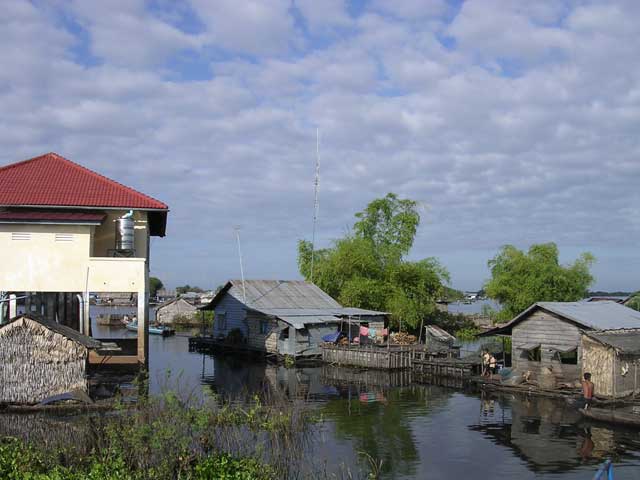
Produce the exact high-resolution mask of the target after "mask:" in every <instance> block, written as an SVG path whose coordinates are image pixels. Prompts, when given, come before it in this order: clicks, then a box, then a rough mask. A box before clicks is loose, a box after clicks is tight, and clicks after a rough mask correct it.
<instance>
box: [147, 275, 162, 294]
mask: <svg viewBox="0 0 640 480" xmlns="http://www.w3.org/2000/svg"><path fill="white" fill-rule="evenodd" d="M163 287H164V285H163V283H162V280H160V279H159V278H156V277H149V296H151V297H155V296H156V295H157V294H158V290H160V289H161V288H163Z"/></svg>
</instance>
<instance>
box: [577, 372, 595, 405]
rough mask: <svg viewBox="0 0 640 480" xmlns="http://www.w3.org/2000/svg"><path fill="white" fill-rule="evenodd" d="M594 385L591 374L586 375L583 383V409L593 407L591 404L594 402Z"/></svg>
mask: <svg viewBox="0 0 640 480" xmlns="http://www.w3.org/2000/svg"><path fill="white" fill-rule="evenodd" d="M594 387H595V386H594V384H593V382H592V381H591V374H590V373H588V372H587V373H585V374H584V380H583V381H582V402H581V403H582V406H581V407H580V408H582V409H583V410H586V409H587V408H589V407H591V403H592V402H593V392H594Z"/></svg>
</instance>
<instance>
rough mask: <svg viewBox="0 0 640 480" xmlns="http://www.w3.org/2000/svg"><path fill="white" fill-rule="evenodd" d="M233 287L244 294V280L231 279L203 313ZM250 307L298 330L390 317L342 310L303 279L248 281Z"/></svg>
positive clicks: (249, 308) (348, 308) (371, 312)
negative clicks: (359, 318)
mask: <svg viewBox="0 0 640 480" xmlns="http://www.w3.org/2000/svg"><path fill="white" fill-rule="evenodd" d="M231 286H234V287H236V288H237V289H238V290H240V291H242V289H243V282H242V280H230V281H229V282H227V284H226V285H225V286H224V288H223V289H222V290H220V291H219V292H218V293H217V294H216V296H215V297H214V298H213V300H211V302H210V303H209V304H208V305H205V306H204V307H201V309H202V310H213V309H214V308H215V306H216V305H217V303H218V302H219V301H220V300H221V299H222V297H223V296H224V295H225V294H226V293H227V292H228V290H229V289H230V288H231ZM244 290H245V291H246V296H247V302H246V308H247V309H248V310H253V311H256V312H260V313H263V314H265V315H269V316H272V317H277V318H279V319H281V320H283V321H284V322H286V323H289V324H290V325H293V326H294V327H295V328H296V329H300V328H304V325H311V324H318V323H337V322H339V321H340V320H341V318H348V317H353V321H354V322H355V321H357V319H356V318H355V317H359V316H380V315H387V313H385V312H376V311H373V310H365V309H362V308H354V307H346V308H345V307H342V306H341V305H340V304H339V303H338V302H336V301H335V300H334V299H333V298H331V297H330V296H329V295H328V294H327V293H326V292H324V291H323V290H321V289H320V288H319V287H318V286H317V285H314V284H313V283H309V282H305V281H303V280H245V281H244ZM240 300H241V301H242V299H240Z"/></svg>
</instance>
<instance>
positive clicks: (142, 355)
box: [138, 290, 149, 367]
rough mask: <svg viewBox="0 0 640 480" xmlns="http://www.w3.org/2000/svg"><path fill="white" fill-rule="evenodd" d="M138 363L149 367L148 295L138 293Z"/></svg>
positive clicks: (141, 292)
mask: <svg viewBox="0 0 640 480" xmlns="http://www.w3.org/2000/svg"><path fill="white" fill-rule="evenodd" d="M138 361H139V362H140V363H141V364H144V365H145V367H146V366H148V365H149V293H148V291H145V290H140V291H138Z"/></svg>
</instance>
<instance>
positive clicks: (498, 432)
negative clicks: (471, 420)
mask: <svg viewBox="0 0 640 480" xmlns="http://www.w3.org/2000/svg"><path fill="white" fill-rule="evenodd" d="M480 408H481V412H480V415H479V420H478V422H477V423H476V424H474V425H470V426H469V429H470V430H473V431H476V432H481V433H482V434H483V435H484V436H485V437H487V438H489V439H490V440H492V441H493V442H494V443H496V444H499V445H503V446H506V447H509V448H510V449H511V450H512V451H513V452H514V454H516V455H517V456H518V457H520V458H521V459H522V460H524V461H525V462H526V464H527V466H528V468H529V469H530V470H531V471H533V472H544V473H560V472H566V471H570V470H574V469H576V468H578V467H579V466H580V465H582V464H584V463H593V464H597V463H599V462H601V461H602V460H603V459H604V458H606V457H612V456H613V457H614V458H615V457H617V456H624V455H625V452H624V451H623V450H621V449H620V445H624V444H625V443H628V442H629V441H630V440H631V441H632V442H633V443H636V445H635V446H634V448H637V440H635V437H636V435H634V436H633V437H630V436H629V433H628V432H626V431H624V430H612V429H609V428H607V427H606V426H601V425H592V424H590V423H588V422H585V421H584V420H583V419H582V416H581V415H580V413H579V412H578V411H576V410H575V409H574V408H571V407H570V406H569V405H566V404H565V403H564V402H563V401H559V400H557V399H551V398H536V397H525V396H522V397H521V396H518V397H515V396H507V395H504V396H500V395H497V396H491V395H488V396H484V395H483V396H482V398H481V402H480Z"/></svg>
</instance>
